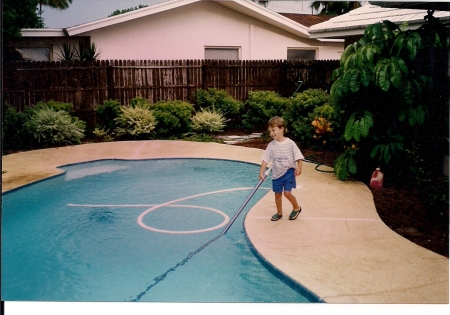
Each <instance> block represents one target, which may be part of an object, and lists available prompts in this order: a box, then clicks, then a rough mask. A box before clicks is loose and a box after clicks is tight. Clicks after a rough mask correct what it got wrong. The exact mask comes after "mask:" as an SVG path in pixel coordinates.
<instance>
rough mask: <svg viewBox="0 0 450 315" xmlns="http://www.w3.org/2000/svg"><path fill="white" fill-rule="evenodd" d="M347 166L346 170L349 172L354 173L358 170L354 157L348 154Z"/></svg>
mask: <svg viewBox="0 0 450 315" xmlns="http://www.w3.org/2000/svg"><path fill="white" fill-rule="evenodd" d="M347 166H348V170H349V172H350V173H352V174H356V172H357V170H358V167H357V165H356V161H355V159H354V158H353V157H352V156H350V157H349V158H348V164H347Z"/></svg>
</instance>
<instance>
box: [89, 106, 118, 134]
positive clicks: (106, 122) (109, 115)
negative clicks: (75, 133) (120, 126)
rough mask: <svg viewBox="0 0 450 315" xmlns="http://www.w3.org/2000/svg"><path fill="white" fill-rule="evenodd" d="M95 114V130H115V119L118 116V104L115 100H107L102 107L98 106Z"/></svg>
mask: <svg viewBox="0 0 450 315" xmlns="http://www.w3.org/2000/svg"><path fill="white" fill-rule="evenodd" d="M95 112H96V114H97V118H98V120H99V121H98V124H97V128H99V129H100V128H102V127H105V128H107V129H109V130H114V129H116V127H117V126H116V120H115V119H116V118H117V117H118V116H119V114H120V102H119V101H115V100H107V101H104V102H103V105H99V106H98V107H97V108H96V109H95Z"/></svg>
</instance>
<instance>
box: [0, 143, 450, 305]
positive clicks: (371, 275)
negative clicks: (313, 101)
mask: <svg viewBox="0 0 450 315" xmlns="http://www.w3.org/2000/svg"><path fill="white" fill-rule="evenodd" d="M261 153H262V151H261V150H259V149H252V148H245V147H238V146H230V145H225V144H218V143H197V142H187V141H129V142H107V143H98V144H85V145H79V146H71V147H63V148H57V149H56V148H55V149H45V150H36V151H29V152H23V153H17V154H12V155H7V156H3V157H2V171H5V173H4V174H2V192H5V191H7V190H10V189H13V188H16V187H19V186H21V185H25V184H28V183H31V182H33V181H36V180H40V179H43V178H46V177H49V176H53V175H56V174H58V173H60V172H61V171H60V170H58V169H57V168H56V167H57V166H60V165H64V164H70V163H77V162H84V161H92V160H99V159H109V158H117V159H148V158H164V157H167V158H173V157H204V158H221V159H230V160H239V161H246V162H253V163H257V164H259V163H260V156H261ZM314 167H315V165H313V164H310V163H303V172H302V175H301V176H300V177H297V188H298V189H296V190H294V194H295V196H296V197H297V199H298V200H299V202H300V204H301V206H302V209H303V211H302V213H301V214H300V216H299V217H298V218H297V220H295V221H289V220H288V216H289V213H290V210H291V209H290V208H289V207H288V206H289V204H288V203H287V202H286V201H285V202H284V216H283V218H282V219H281V220H279V221H277V222H272V221H270V217H271V216H272V214H273V213H274V209H275V202H274V195H273V193H272V192H269V193H268V194H267V195H266V196H264V197H263V198H262V199H261V200H260V201H259V202H258V203H257V204H256V205H255V206H254V207H253V208H252V209H251V210H250V211H249V213H248V214H247V217H246V219H245V229H246V231H247V233H248V236H249V239H250V241H251V242H252V243H253V245H254V246H255V247H256V249H257V250H258V252H259V253H260V254H261V255H262V256H263V258H264V259H266V260H267V261H268V262H269V263H270V264H272V265H273V266H274V267H275V268H277V269H278V270H280V271H281V272H283V273H284V274H286V275H288V276H289V277H291V278H292V279H294V280H295V281H297V282H298V283H300V284H301V285H303V286H304V287H306V288H307V289H309V290H310V291H312V292H313V293H314V294H316V295H317V296H319V297H320V298H321V299H323V300H324V301H325V302H328V303H371V304H376V303H383V304H386V303H395V304H398V303H408V304H420V303H432V304H448V303H449V260H448V258H446V257H444V256H441V255H438V254H435V253H433V252H431V251H429V250H427V249H424V248H422V247H420V246H418V245H415V244H414V243H412V242H410V241H408V240H406V239H405V238H403V237H401V236H400V235H398V234H397V233H395V232H393V231H392V230H391V229H389V228H388V227H387V226H386V225H385V224H384V223H383V222H382V221H381V220H380V218H379V216H378V214H377V212H376V209H375V205H374V202H373V197H372V194H371V192H370V190H369V189H368V188H367V187H366V186H365V185H363V184H361V183H359V182H341V181H339V180H337V179H336V177H335V176H334V175H333V174H330V173H322V172H317V171H316V170H315V169H314ZM257 178H258V174H255V183H256V181H257Z"/></svg>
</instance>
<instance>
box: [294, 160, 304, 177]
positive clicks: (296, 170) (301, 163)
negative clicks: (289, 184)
mask: <svg viewBox="0 0 450 315" xmlns="http://www.w3.org/2000/svg"><path fill="white" fill-rule="evenodd" d="M302 165H303V162H302V160H297V168H296V169H295V176H298V175H300V174H301V173H302Z"/></svg>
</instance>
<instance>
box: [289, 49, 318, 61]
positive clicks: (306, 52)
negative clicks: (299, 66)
mask: <svg viewBox="0 0 450 315" xmlns="http://www.w3.org/2000/svg"><path fill="white" fill-rule="evenodd" d="M287 59H288V60H293V59H307V60H316V50H315V49H300V48H288V50H287Z"/></svg>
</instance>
